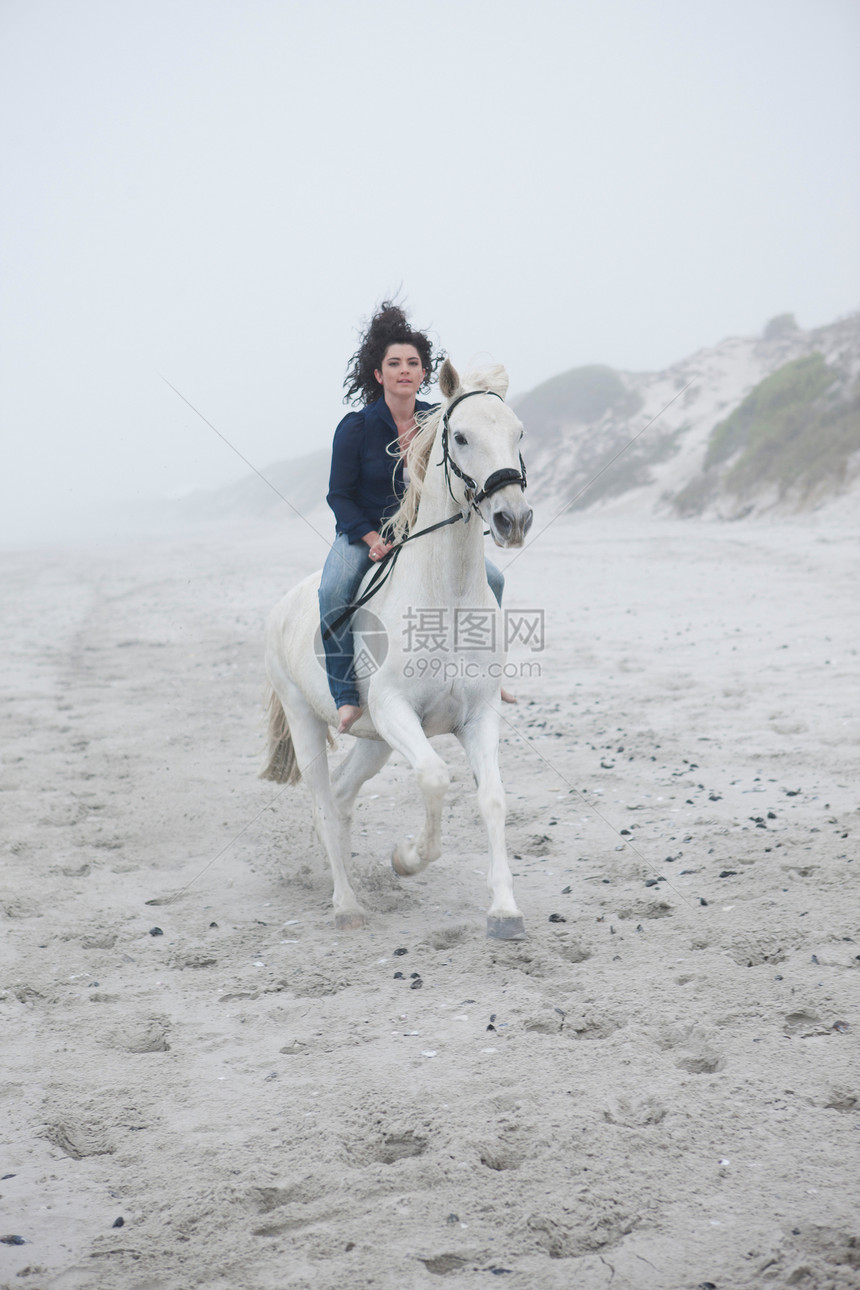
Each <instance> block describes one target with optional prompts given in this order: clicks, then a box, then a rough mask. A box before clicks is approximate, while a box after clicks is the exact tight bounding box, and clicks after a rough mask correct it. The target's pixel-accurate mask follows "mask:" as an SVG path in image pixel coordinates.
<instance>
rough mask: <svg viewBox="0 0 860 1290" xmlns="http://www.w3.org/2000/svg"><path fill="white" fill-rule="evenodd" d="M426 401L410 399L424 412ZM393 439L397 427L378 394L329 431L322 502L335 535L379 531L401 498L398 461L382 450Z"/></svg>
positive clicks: (357, 537) (352, 536)
mask: <svg viewBox="0 0 860 1290" xmlns="http://www.w3.org/2000/svg"><path fill="white" fill-rule="evenodd" d="M432 406H433V405H432V404H431V403H419V402H417V401H416V403H415V411H416V412H426V411H427V409H428V408H431V407H432ZM392 443H393V444H395V445H396V443H397V426H396V425H395V424H394V418H393V417H392V415H391V411H390V409H389V407H388V404H387V403H386V402H385V399H384V398H380V399H377V401H376V402H375V403H369V404H368V405H367V407H365V408H361V409H360V410H359V411H358V412H348V413H347V414H346V416H345V417H344V419H343V420H342V421H341V423H340V425H339V426H338V428H337V429H336V430H335V432H334V444H333V446H332V453H331V475H330V476H329V484H328V496H327V498H326V501H327V502H328V504H329V506H330V507H331V509H332V510H333V511H334V514H335V519H336V520H337V531H338V533H345V534H346V536H347V537H348V538H349V540H350V542H351V543H355V542H360V541H361V539H362V538H363V537H364V535H365V533H373V532H376V533H378V532H379V529H380V527H381V525H382V523H383V521H384V520H386V519H388V518H390V516H392V515H393V514H394V512H395V511H396V510H397V507H398V506H399V505H400V499H401V497H402V496H403V461H402V459H401V458H400V457H396V458H395V457H394V456H392V455H391V454H390V453H389V452H388V451H387V449H388V447H389V445H390V444H392Z"/></svg>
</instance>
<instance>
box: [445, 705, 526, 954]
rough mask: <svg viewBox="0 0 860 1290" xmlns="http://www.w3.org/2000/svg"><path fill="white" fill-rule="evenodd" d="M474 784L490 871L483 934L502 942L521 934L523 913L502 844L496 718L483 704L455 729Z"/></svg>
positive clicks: (503, 808)
mask: <svg viewBox="0 0 860 1290" xmlns="http://www.w3.org/2000/svg"><path fill="white" fill-rule="evenodd" d="M457 737H458V739H459V740H460V743H461V744H462V745H463V748H464V749H465V751H466V756H467V757H468V759H469V765H470V766H471V767H472V773H473V774H474V776H475V781H476V783H477V785H478V807H479V809H480V812H481V815H482V817H483V820H484V824H485V825H486V828H487V838H488V840H489V845H490V871H489V874H488V875H487V885H488V886H489V888H490V895H491V898H492V899H491V902H490V908H489V910H488V911H487V935H488V936H493V937H495V938H496V939H498V940H502V941H515V940H521V939H522V938H523V937H524V936H525V926H524V923H523V916H522V914H521V913H520V911H519V909H518V908H517V902H516V901H515V900H514V884H513V876H512V874H511V869H510V865H509V864H508V852H507V846H506V844H505V815H506V805H505V790H504V788H503V787H502V777H501V774H500V772H499V720H498V716H497V715H496V713H495V712H493V710H492V709H491V708H488V707H485V708H483V709H482V710H481V712H480V713H478V714H477V715H476V716H474V717H472V719H471V720H470V721H469V722H468V723H467V724H466V725H465V726H464V727H463V729H462V730H460V731H459V732H458V735H457Z"/></svg>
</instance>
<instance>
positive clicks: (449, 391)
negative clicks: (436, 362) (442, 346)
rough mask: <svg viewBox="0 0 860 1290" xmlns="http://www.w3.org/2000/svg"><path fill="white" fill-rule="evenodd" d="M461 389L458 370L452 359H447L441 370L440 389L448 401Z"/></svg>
mask: <svg viewBox="0 0 860 1290" xmlns="http://www.w3.org/2000/svg"><path fill="white" fill-rule="evenodd" d="M459 388H460V378H459V376H458V375H457V369H456V367H455V366H454V364H453V363H452V362H451V360H450V358H446V359H445V362H444V363H443V364H442V366H441V368H440V369H439V389H440V390H441V391H442V394H443V395H444V397H445V398H446V399H450V398H451V396H452V395H453V394H454V393H456V391H457V390H459Z"/></svg>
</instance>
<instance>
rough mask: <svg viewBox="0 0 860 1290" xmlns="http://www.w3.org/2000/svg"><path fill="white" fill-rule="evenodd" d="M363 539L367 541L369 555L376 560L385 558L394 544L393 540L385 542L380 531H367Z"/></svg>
mask: <svg viewBox="0 0 860 1290" xmlns="http://www.w3.org/2000/svg"><path fill="white" fill-rule="evenodd" d="M362 541H363V542H366V543H367V547H368V555H369V556H370V558H371V560H373V561H374V562H378V561H379V560H384V559H385V557H386V556H387V555H388V552H389V551H390V550H391V548H392V546H393V545H394V543H393V542H383V540H382V538H381V537H380V536H379V534H378V533H365V535H364V537H363V538H362Z"/></svg>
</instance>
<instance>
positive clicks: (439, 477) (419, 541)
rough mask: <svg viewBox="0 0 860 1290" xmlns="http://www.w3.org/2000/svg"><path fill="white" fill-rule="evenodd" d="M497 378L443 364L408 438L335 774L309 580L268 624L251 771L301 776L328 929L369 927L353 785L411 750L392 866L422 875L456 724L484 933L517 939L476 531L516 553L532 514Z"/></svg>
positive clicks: (502, 375) (496, 682) (358, 643)
mask: <svg viewBox="0 0 860 1290" xmlns="http://www.w3.org/2000/svg"><path fill="white" fill-rule="evenodd" d="M507 387H508V378H507V374H506V372H505V370H504V368H502V367H494V368H489V369H487V370H485V371H483V372H480V373H478V374H475V375H471V376H469V377H467V378H465V380H464V382H463V383H461V381H460V378H459V376H458V375H457V372H456V371H455V370H454V368H453V367H452V366H451V364H450V363H449V362H448V361H446V362H445V363H444V364H443V366H442V369H441V371H440V374H439V388H440V390H441V393H442V396H443V402H442V405H441V407H440V408H439V409H437V410H435V411H434V412H431V413H429V414H425V416H424V417H423V418H422V419H421V420H422V424H421V427H420V429H419V431H418V433H417V434H416V435H415V437H414V439H413V440H412V443H411V444H410V446H409V450H408V454H407V462H406V464H407V469H408V475H409V485H408V487H407V490H406V493H405V495H404V498H403V502H402V504H401V507H400V510H399V511H398V512H397V514H396V516H395V517H394V521H393V525H392V531H393V534H394V539H395V541H401V542H402V541H403V539H404V537H406V538H407V540H406V542H405V544H404V545H402V546H401V547H400V548H399V550H398V551H397V563H396V567H394V568H393V569H392V570H391V573H390V576H388V577H387V579H386V580H385V581H384V582H383V583H382V585H381V586H380V588H379V591H378V593H376V594H375V595H374V598H373V599H372V601H371V602H370V604H371V606H372V615H371V614H368V612H367V610H366V609H358V610H357V611H356V613H355V617H354V620H353V629H354V635H355V652H356V658H357V659H359V658H361V657H362V655H363V652H365V650H366V647H367V648H370V649H371V652H372V651H373V649H375V652H376V655H377V662H378V666H377V667H376V669H375V670H373V671H371V673H370V675H366V676H364V677H362V676H361V675H360V674H359V677H358V681H359V693H360V695H361V704H362V707H363V708H364V713H363V715H362V716H361V718H360V719H359V720H358V721H357V722H356V723H355V725H353V726H352V728H351V729H350V731H349V734H350V736H355V738H354V742H353V747H352V749H351V750H350V752H349V754H348V756H347V757H346V758H345V759H344V761H343V762H342V763H341V764H340V765H339V766H338V767H337V769H336V771H335V773H334V775H333V776H332V777H331V778H330V777H329V771H328V758H327V741H328V740H329V739H330V735H329V727H331V726H335V727H336V726H337V712H336V710H335V706H334V702H333V700H332V698H331V695H330V694H329V689H328V681H327V678H326V673H325V670H324V667H323V666H322V665H321V662H320V656H321V650H320V648H319V630H320V627H319V606H318V602H317V589H318V587H319V580H320V575H319V574H318V573H316V574H313V575H312V576H311V577H309V578H307V579H305V581H304V582H302V583H300V584H299V585H298V586H297V587H294V588H293V590H292V591H290V592H289V593H288V594H287V595H286V596H285V597H284V599H283V600H282V601H281V602H280V604H279V605H277V607H276V608H275V609H274V610H273V612H272V614H271V616H270V618H269V623H268V627H267V632H266V672H267V676H268V679H269V685H270V693H269V762H268V765H267V767H266V769H265V770H264V771H263V772H262V776H261V777H262V778H264V779H271V780H275V781H276V782H277V783H290V784H293V783H296V782H297V781H298V779H299V778H300V777H301V776H304V778H305V780H306V781H307V783H308V784H309V786H310V789H311V793H312V796H313V804H314V820H315V823H316V829H317V833H318V835H319V838H320V841H321V842H322V844H323V846H324V848H325V850H326V853H327V855H328V859H329V863H330V864H331V871H332V877H333V880H334V896H333V903H334V913H335V925H336V927H337V928H338V929H347V928H357V927H363V926H364V923H365V914H364V911H363V910H362V908H361V906H360V904H359V902H358V899H357V897H356V895H355V892H354V891H353V889H352V887H351V886H350V883H349V879H348V877H347V874H346V868H345V862H346V860H347V859H348V857H349V855H350V840H349V831H350V822H351V814H352V805H353V802H354V800H355V797H356V794H357V793H358V790H359V788H360V787H361V785H362V784H363V783H364V782H365V781H366V780H368V779H370V777H371V776H372V775H375V774H376V772H377V771H378V770H380V769H381V768H382V766H383V765H384V764H385V762H386V761H387V759H388V757H389V756H390V754H391V751H392V749H397V751H398V752H400V753H402V754H403V755H404V757H406V759H407V760H408V762H409V763H410V765H411V766H412V767H413V769H414V770H415V772H416V774H417V776H418V782H419V784H420V787H421V792H422V794H423V797H424V806H425V821H424V827H423V829H422V831H421V833H420V835H419V837H418V839H417V840H416V841H409V840H402V841H399V842H397V844H396V846H395V848H394V853H393V855H392V864H393V866H394V869H395V871H396V872H397V873H398V874H400V875H401V876H402V877H408V876H410V875H412V874H417V873H420V872H421V870H422V869H425V868H426V867H427V865H429V864H430V863H431V861H433V860H435V859H437V858H438V856H439V855H440V853H441V845H440V822H441V814H442V799H443V797H444V794H445V791H446V789H447V788H448V785H449V782H450V778H449V774H448V770H447V767H446V766H445V763H444V762H443V760H442V758H441V757H440V756H439V755H438V753H437V752H435V751H434V749H433V747H432V746H431V744H430V736H433V735H441V734H448V733H451V734H454V735H456V736H457V738H458V739H459V740H460V743H461V744H462V745H463V748H464V749H465V751H466V755H467V757H468V759H469V763H470V765H471V768H472V771H473V773H474V776H475V781H476V783H477V789H478V805H479V807H480V811H481V815H482V816H483V819H484V823H485V825H486V828H487V834H488V837H489V852H490V867H489V875H488V884H489V888H490V892H491V896H492V900H491V903H490V908H489V911H488V914H487V935H488V936H494V937H498V938H500V939H502V940H512V939H519V938H521V937H522V936H523V935H524V928H523V917H522V914H521V913H520V911H519V909H518V908H517V905H516V901H515V900H514V893H513V883H512V878H511V870H510V866H509V865H508V859H507V852H506V848H505V809H506V808H505V795H504V789H503V788H502V780H501V776H500V774H499V721H500V717H499V707H498V704H499V686H500V677H501V675H502V670H503V665H504V659H505V653H504V645H505V642H504V639H503V633H502V631H501V624H500V622H499V621H498V618H499V613H498V607H497V605H496V602H495V600H494V598H493V595H492V592H491V591H490V589H489V586H488V584H487V577H486V571H485V567H484V554H483V527H484V525H485V524H486V525H487V526H488V527H489V530H490V532H491V534H492V536H493V538H494V539H495V542H496V544H497V545H498V546H500V547H519V546H522V544H523V540H524V538H525V535H526V533H527V531H528V529H529V526H530V524H531V520H532V512H531V510H530V509H529V507H528V505H527V504H526V502H525V499H524V497H523V489H524V487H525V472H524V467H523V465H522V458H521V456H520V453H519V441H520V438H521V437H522V425H521V424H520V422H519V420H518V419H517V417H516V415H515V414H514V412H513V411H512V410H511V408H509V407H508V406H507V404H506V403H505V402H504V396H505V393H506V392H507ZM440 427H441V429H440ZM476 511H477V512H478V514H475V513H474V512H476ZM470 515H471V517H472V518H471V521H470V520H469V517H470ZM446 520H447V521H449V522H448V523H447V524H441V522H442V521H446ZM458 520H459V521H463V522H456V521H458ZM433 525H440V526H439V527H438V528H437V529H436V530H435V531H434V532H433V533H432V534H427V535H419V536H416V537H415V540H410V539H409V537H408V536H407V535H408V534H417V533H418V530H419V529H426V528H430V527H431V526H433ZM392 558H393V557H391V556H389V560H390V559H392ZM418 611H427V612H430V611H433V612H435V615H436V617H435V622H436V623H437V624H440V623H447V628H448V634H447V635H446V636H445V637H444V639H442V638H441V637H440V636H439V635H437V638H436V640H435V642H432V641H429V642H425V643H428V644H435V646H436V647H437V648H436V652H433V651H432V650H431V651H429V652H425V651H422V652H420V653H416V652H411V651H410V643H411V644H415V639H414V635H413V634H412V633H411V632H410V631H409V630H408V624H410V623H414V620H415V615H416V613H417V612H418ZM440 611H443V613H444V617H441V616H440ZM458 611H459V614H458ZM472 611H473V612H472ZM476 616H477V619H479V620H480V623H482V624H483V628H484V630H483V633H482V634H480V633H479V634H480V639H474V632H473V633H472V638H470V634H469V632H468V630H466V631H465V632H460V634H459V635H460V639H459V640H458V639H455V636H454V633H452V632H451V630H450V629H451V628H454V629H455V630H456V627H457V623H458V622H459V623H460V624H461V625H465V626H466V627H468V624H469V623H471V624H472V626H473V628H474V625H475V622H476ZM376 620H381V622H382V624H383V625H384V627H385V631H386V633H387V653H386V654H385V656H384V658H380V654H381V651H380V650H379V649H378V648H376V645H377V644H378V639H379V634H378V631H377V633H376V634H375V636H374V634H373V633H372V632H371V627H372V626H375V627H376V628H377V629H378V622H377V621H376ZM491 627H492V628H493V629H494V630H493V631H490V628H491ZM363 628H364V634H363V631H362V629H363ZM491 637H492V644H490V638H491ZM315 638H316V641H317V648H316V650H315V647H314V641H315ZM422 663H423V666H422ZM360 671H361V669H358V668H357V672H359V673H360Z"/></svg>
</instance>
